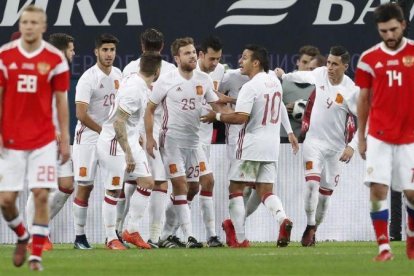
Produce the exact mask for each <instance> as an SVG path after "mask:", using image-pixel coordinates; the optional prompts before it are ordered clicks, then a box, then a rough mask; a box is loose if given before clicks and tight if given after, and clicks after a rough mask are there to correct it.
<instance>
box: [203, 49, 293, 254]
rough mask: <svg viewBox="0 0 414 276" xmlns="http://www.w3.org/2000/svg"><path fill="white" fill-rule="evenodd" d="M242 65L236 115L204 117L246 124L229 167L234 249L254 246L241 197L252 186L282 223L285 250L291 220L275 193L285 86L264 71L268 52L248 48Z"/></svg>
mask: <svg viewBox="0 0 414 276" xmlns="http://www.w3.org/2000/svg"><path fill="white" fill-rule="evenodd" d="M239 63H240V67H241V73H242V74H244V75H247V76H249V78H250V81H248V82H247V83H246V84H244V85H243V87H242V89H241V90H240V93H239V95H238V98H237V103H236V108H235V112H233V113H229V114H221V113H214V112H210V113H209V114H208V115H206V116H203V117H202V120H203V121H206V122H212V121H214V119H217V120H218V121H222V122H225V123H231V124H243V128H242V129H241V130H240V135H239V140H238V145H237V150H236V160H235V161H234V162H233V163H232V164H231V169H230V179H231V181H230V187H229V193H230V195H229V198H230V203H229V213H230V218H231V221H232V223H233V225H234V228H235V232H236V243H234V244H231V245H230V246H231V247H249V246H250V245H249V241H248V240H247V239H246V237H245V229H244V224H245V220H246V216H245V207H244V202H243V197H242V195H243V189H244V187H245V185H246V184H247V183H252V182H253V183H255V185H256V191H257V194H258V195H259V196H260V198H261V199H262V202H263V204H264V205H265V206H266V208H267V209H268V210H269V211H270V212H271V214H272V215H273V216H274V217H275V219H276V220H277V222H278V224H279V225H280V231H279V237H278V241H277V244H278V246H282V247H284V246H287V245H288V244H289V242H290V232H291V229H292V222H291V221H290V220H289V219H288V218H287V217H286V214H285V212H284V210H283V207H282V203H281V201H280V199H279V198H278V197H277V196H276V195H274V194H273V193H272V191H273V183H274V181H275V180H276V173H277V162H278V158H279V145H280V124H281V119H282V115H281V113H285V115H284V117H285V118H287V111H286V107H285V106H284V104H283V102H282V96H283V92H282V85H281V83H280V81H279V80H278V79H277V78H275V77H274V76H271V75H270V74H267V73H266V72H267V71H268V70H269V61H268V53H267V50H266V49H264V48H262V47H260V46H256V45H247V46H246V47H245V50H244V51H243V55H242V57H241V58H240V61H239ZM289 131H290V133H289V138H290V140H291V142H292V145H293V147H294V152H295V153H296V151H297V150H298V143H297V140H296V138H295V136H294V135H293V133H292V130H291V129H289Z"/></svg>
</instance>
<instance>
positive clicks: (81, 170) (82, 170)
mask: <svg viewBox="0 0 414 276" xmlns="http://www.w3.org/2000/svg"><path fill="white" fill-rule="evenodd" d="M87 175H88V170H87V168H86V167H80V168H79V176H80V177H85V176H87Z"/></svg>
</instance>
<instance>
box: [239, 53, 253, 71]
mask: <svg viewBox="0 0 414 276" xmlns="http://www.w3.org/2000/svg"><path fill="white" fill-rule="evenodd" d="M252 54H253V52H252V51H250V50H247V49H246V50H244V51H243V54H242V56H241V57H240V59H239V65H240V73H241V74H242V75H247V76H249V75H250V74H251V72H252V71H253V61H252Z"/></svg>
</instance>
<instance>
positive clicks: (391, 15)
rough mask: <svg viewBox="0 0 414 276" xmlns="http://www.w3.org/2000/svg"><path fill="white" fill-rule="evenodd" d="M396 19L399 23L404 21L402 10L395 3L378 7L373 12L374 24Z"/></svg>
mask: <svg viewBox="0 0 414 276" xmlns="http://www.w3.org/2000/svg"><path fill="white" fill-rule="evenodd" d="M391 19H396V20H397V21H399V22H403V21H404V13H403V10H402V8H401V7H400V6H399V5H398V4H396V3H392V2H390V3H386V4H382V5H379V6H378V7H376V8H375V10H374V22H375V23H376V24H378V23H382V22H387V21H390V20H391Z"/></svg>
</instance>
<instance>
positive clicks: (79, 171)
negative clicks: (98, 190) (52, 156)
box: [72, 34, 121, 249]
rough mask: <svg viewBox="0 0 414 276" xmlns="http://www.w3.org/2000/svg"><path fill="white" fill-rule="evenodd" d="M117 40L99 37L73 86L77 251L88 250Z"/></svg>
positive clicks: (117, 75)
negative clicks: (92, 197) (88, 64)
mask: <svg viewBox="0 0 414 276" xmlns="http://www.w3.org/2000/svg"><path fill="white" fill-rule="evenodd" d="M117 44H118V39H117V38H116V37H115V36H113V35H111V34H102V35H100V36H98V37H97V38H96V39H95V55H96V57H97V63H96V64H95V65H94V66H93V67H91V68H89V69H88V70H87V71H85V73H83V75H82V76H81V78H80V79H79V81H78V84H77V85H76V96H75V101H76V117H77V118H78V124H77V126H76V129H75V137H74V143H73V152H72V159H73V167H74V175H75V181H76V183H77V184H78V185H77V190H76V196H75V199H74V201H73V215H74V226H75V235H76V239H75V243H74V247H75V248H77V249H90V248H91V247H90V245H89V243H88V241H87V239H86V235H85V224H86V218H87V208H88V200H89V196H90V193H91V191H92V189H93V184H94V180H95V176H96V174H97V165H98V158H97V153H96V143H97V141H98V137H99V133H100V132H101V129H102V124H103V122H105V120H106V119H107V118H108V113H109V110H110V108H111V106H112V104H113V102H114V99H115V93H116V91H117V90H118V88H119V83H120V79H121V71H120V70H119V69H118V68H116V67H114V66H112V65H113V62H114V60H115V56H116V46H117Z"/></svg>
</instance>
